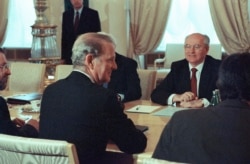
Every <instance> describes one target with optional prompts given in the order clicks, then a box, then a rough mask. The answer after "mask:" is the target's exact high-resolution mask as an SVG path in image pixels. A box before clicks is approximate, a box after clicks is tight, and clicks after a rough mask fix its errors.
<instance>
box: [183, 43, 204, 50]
mask: <svg viewBox="0 0 250 164" xmlns="http://www.w3.org/2000/svg"><path fill="white" fill-rule="evenodd" d="M184 48H185V49H191V48H194V49H195V50H199V49H201V48H202V45H200V44H195V45H190V44H185V46H184Z"/></svg>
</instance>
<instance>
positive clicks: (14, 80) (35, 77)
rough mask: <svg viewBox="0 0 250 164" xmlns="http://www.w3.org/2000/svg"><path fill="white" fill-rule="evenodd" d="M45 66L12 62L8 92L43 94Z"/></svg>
mask: <svg viewBox="0 0 250 164" xmlns="http://www.w3.org/2000/svg"><path fill="white" fill-rule="evenodd" d="M45 70H46V65H45V64H36V63H28V62H12V63H11V64H10V71H11V75H10V76H9V80H8V86H7V90H9V91H16V92H42V91H43V89H44V79H45Z"/></svg>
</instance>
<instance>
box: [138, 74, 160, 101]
mask: <svg viewBox="0 0 250 164" xmlns="http://www.w3.org/2000/svg"><path fill="white" fill-rule="evenodd" d="M137 73H138V75H139V78H140V85H141V91H142V96H141V99H143V100H150V95H151V92H152V91H153V89H154V87H155V78H156V70H146V69H137Z"/></svg>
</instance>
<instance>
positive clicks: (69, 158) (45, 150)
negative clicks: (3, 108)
mask: <svg viewBox="0 0 250 164" xmlns="http://www.w3.org/2000/svg"><path fill="white" fill-rule="evenodd" d="M0 162H1V163H4V164H13V163H22V164H28V163H32V164H41V163H60V164H79V160H78V156H77V152H76V148H75V146H74V144H71V143H68V142H66V141H59V140H48V139H38V138H26V137H18V136H11V135H5V134H0Z"/></svg>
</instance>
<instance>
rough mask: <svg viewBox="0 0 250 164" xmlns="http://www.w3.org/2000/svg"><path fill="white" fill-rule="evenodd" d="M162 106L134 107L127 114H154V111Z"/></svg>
mask: <svg viewBox="0 0 250 164" xmlns="http://www.w3.org/2000/svg"><path fill="white" fill-rule="evenodd" d="M159 107H160V106H149V105H137V106H134V107H132V108H130V109H128V110H126V112H134V113H152V112H153V111H154V110H156V109H158V108H159Z"/></svg>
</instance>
